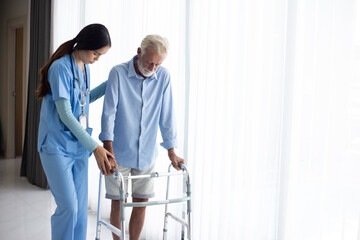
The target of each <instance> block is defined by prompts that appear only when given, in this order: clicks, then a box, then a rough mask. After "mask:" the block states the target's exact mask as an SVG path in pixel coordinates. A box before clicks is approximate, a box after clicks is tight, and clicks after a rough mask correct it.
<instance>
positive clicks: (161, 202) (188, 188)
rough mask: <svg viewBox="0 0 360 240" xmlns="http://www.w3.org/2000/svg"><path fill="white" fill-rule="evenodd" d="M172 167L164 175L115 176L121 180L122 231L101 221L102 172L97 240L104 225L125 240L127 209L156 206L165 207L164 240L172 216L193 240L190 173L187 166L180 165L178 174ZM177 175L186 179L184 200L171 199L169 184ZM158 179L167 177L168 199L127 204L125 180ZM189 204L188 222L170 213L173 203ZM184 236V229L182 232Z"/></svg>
mask: <svg viewBox="0 0 360 240" xmlns="http://www.w3.org/2000/svg"><path fill="white" fill-rule="evenodd" d="M171 167H172V165H171V164H170V165H169V168H168V172H164V173H158V172H153V173H150V174H145V175H137V176H122V174H121V173H120V172H119V171H116V172H115V174H114V176H115V178H116V179H120V180H121V182H120V225H121V229H122V230H120V229H118V228H117V227H115V226H113V225H111V224H110V223H107V222H105V221H103V220H100V218H99V215H100V200H101V199H100V196H101V178H102V174H101V172H100V179H99V194H98V208H97V224H96V238H95V240H100V234H101V225H104V226H105V227H106V228H107V229H109V230H110V231H111V232H112V233H114V234H116V235H117V236H119V237H120V239H122V240H125V231H124V230H123V229H125V215H124V209H125V208H126V207H146V206H154V205H165V218H164V228H163V239H164V240H166V239H167V223H168V217H169V216H170V217H171V218H172V219H174V220H175V221H177V222H178V223H181V224H182V225H183V226H184V227H186V229H187V239H188V240H190V239H191V185H190V177H189V173H188V169H187V167H186V166H185V165H183V164H181V163H180V164H179V167H181V169H182V171H177V172H171V171H170V169H171ZM176 175H183V176H184V177H186V195H187V196H186V197H182V198H173V199H169V182H170V177H171V176H176ZM156 177H167V187H166V199H165V200H158V201H149V202H131V203H126V202H125V191H124V179H139V178H156ZM182 202H187V204H186V206H187V221H186V220H184V219H182V218H179V217H177V216H175V215H173V214H171V213H169V212H168V206H167V205H168V204H173V203H182ZM181 234H182V236H184V229H183V230H182V233H181Z"/></svg>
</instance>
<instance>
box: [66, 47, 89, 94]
mask: <svg viewBox="0 0 360 240" xmlns="http://www.w3.org/2000/svg"><path fill="white" fill-rule="evenodd" d="M71 55H72V54H69V57H70V61H71V71H72V74H73V77H74V81H73V88H74V89H75V79H77V80H78V82H79V85H80V78H79V73H78V74H77V75H78V77H77V78H76V77H75V72H74V65H73V64H74V62H73V61H74V60H73V58H72V56H71ZM84 70H85V74H84V76H85V77H84V81H85V84H86V88H85V90H84V94H85V96H87V95H89V94H90V91H89V87H88V82H87V72H86V67H85V66H84ZM80 86H81V85H80ZM80 91H82V89H81V87H80Z"/></svg>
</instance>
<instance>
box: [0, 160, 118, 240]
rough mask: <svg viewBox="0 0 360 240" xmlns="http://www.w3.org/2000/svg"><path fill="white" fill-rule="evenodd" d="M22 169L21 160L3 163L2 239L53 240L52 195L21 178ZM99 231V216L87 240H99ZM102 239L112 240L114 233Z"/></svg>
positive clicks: (0, 184)
mask: <svg viewBox="0 0 360 240" xmlns="http://www.w3.org/2000/svg"><path fill="white" fill-rule="evenodd" d="M20 166H21V158H16V159H0V239H6V240H12V239H16V240H18V239H27V240H40V239H41V240H46V239H51V237H50V236H51V229H50V217H51V215H52V213H53V212H54V210H55V208H56V205H55V202H54V199H53V197H52V194H51V192H50V190H44V189H41V188H39V187H37V186H34V185H32V184H30V183H29V182H28V180H27V178H25V177H20ZM95 230H96V215H94V214H89V217H88V232H87V239H95ZM101 239H104V240H105V239H112V237H111V233H110V231H108V230H106V229H104V230H103V231H102V233H101Z"/></svg>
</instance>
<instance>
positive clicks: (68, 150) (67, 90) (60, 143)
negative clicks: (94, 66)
mask: <svg viewBox="0 0 360 240" xmlns="http://www.w3.org/2000/svg"><path fill="white" fill-rule="evenodd" d="M71 66H72V67H73V68H72V67H71ZM85 68H86V75H87V76H86V81H87V87H88V89H90V71H89V67H88V66H86V65H85ZM72 69H73V70H72ZM79 78H80V79H79ZM84 80H85V79H84V74H83V73H82V72H81V70H80V68H79V66H78V65H77V64H76V63H75V60H74V59H73V58H72V57H71V56H70V55H65V56H64V57H62V58H59V59H57V60H56V61H54V62H53V63H52V64H51V66H50V68H49V71H48V81H49V84H50V87H51V90H50V91H49V92H48V94H46V96H45V97H44V98H43V99H42V105H41V112H40V123H39V135H38V151H39V152H43V153H47V154H60V155H65V156H68V157H80V158H82V157H86V158H87V157H89V151H88V150H87V149H86V148H85V147H84V146H83V145H82V144H81V143H80V142H79V141H78V139H77V138H76V137H75V136H74V135H73V134H72V133H71V131H70V130H69V129H68V128H67V127H66V126H65V125H64V123H63V122H62V121H61V119H60V117H59V114H58V112H57V109H56V106H55V101H56V100H58V99H60V98H64V99H67V100H69V101H70V104H71V110H72V113H73V115H74V117H75V118H76V119H78V118H79V116H80V114H81V106H80V99H81V91H80V85H81V87H82V89H84V90H85V89H86V84H85V81H84ZM73 83H75V84H73ZM74 85H75V87H74ZM85 98H86V105H85V106H84V113H85V114H86V115H87V116H89V95H87V96H86V97H85ZM91 132H92V129H91V128H88V133H89V134H90V135H91Z"/></svg>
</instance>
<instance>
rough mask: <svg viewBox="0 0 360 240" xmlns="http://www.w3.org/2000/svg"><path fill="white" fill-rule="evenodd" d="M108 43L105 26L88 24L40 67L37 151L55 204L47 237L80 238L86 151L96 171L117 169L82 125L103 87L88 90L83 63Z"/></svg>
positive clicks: (83, 223)
mask: <svg viewBox="0 0 360 240" xmlns="http://www.w3.org/2000/svg"><path fill="white" fill-rule="evenodd" d="M110 47H111V40H110V35H109V32H108V30H107V28H106V27H105V26H103V25H101V24H91V25H88V26H86V27H84V28H83V29H82V30H81V31H80V32H79V33H78V35H77V36H76V37H75V38H74V39H72V40H69V41H67V42H65V43H63V44H62V45H61V46H60V47H59V48H58V49H57V50H56V52H55V53H54V54H53V55H52V56H51V57H50V59H49V61H48V62H47V63H46V64H45V66H44V67H42V68H41V69H40V83H39V86H38V88H37V90H36V94H37V97H38V98H39V99H42V105H41V112H40V123H39V135H38V151H39V153H40V159H41V163H42V165H43V168H44V171H45V174H46V177H47V179H48V183H49V186H50V189H51V192H52V194H53V196H54V199H55V202H56V205H57V208H56V210H55V213H54V214H53V215H52V217H51V235H52V239H53V240H55V239H59V240H60V239H61V240H64V239H66V240H71V239H76V240H82V239H86V227H87V207H88V158H89V156H90V153H91V152H93V153H94V156H95V159H96V161H97V165H98V167H99V169H100V171H101V172H102V174H104V175H110V174H111V172H110V170H111V168H115V169H117V164H116V161H115V159H114V156H113V155H112V154H111V153H110V152H108V151H107V150H106V149H105V148H103V147H102V146H100V145H98V143H97V142H96V141H95V140H94V139H93V138H91V136H90V135H91V132H92V129H91V128H90V127H89V126H88V121H89V103H91V102H93V101H95V100H96V99H98V98H100V97H102V96H103V95H104V92H105V88H106V82H104V83H102V84H101V85H99V86H98V87H96V88H95V89H93V90H91V91H89V89H90V71H89V66H88V64H92V63H94V62H95V61H97V60H98V59H99V58H100V57H101V56H102V55H104V54H105V53H106V52H107V51H108V50H109V48H110Z"/></svg>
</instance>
